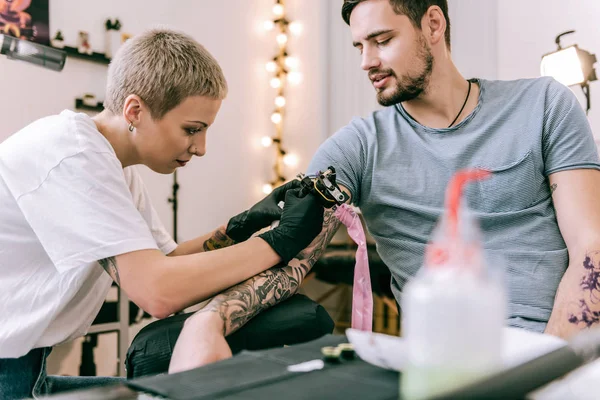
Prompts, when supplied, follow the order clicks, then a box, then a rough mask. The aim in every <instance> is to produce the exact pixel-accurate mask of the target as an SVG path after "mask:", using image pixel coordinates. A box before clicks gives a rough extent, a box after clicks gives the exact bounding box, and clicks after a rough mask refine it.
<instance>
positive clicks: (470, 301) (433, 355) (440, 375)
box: [400, 169, 506, 399]
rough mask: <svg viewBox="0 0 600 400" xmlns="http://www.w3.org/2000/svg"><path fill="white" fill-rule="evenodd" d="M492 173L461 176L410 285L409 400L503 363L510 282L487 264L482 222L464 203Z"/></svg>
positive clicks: (406, 302) (405, 307)
mask: <svg viewBox="0 0 600 400" xmlns="http://www.w3.org/2000/svg"><path fill="white" fill-rule="evenodd" d="M489 176H490V173H489V172H488V171H484V170H479V169H471V170H462V171H459V172H457V173H456V174H455V176H454V177H453V178H452V180H451V181H450V183H449V185H448V188H447V191H446V204H445V208H446V209H445V211H444V214H443V215H442V217H441V219H440V221H439V223H438V225H437V226H436V228H435V229H434V231H433V234H432V238H431V241H430V242H429V244H428V245H427V248H426V250H425V261H424V265H423V267H422V268H421V269H420V270H419V271H418V273H417V274H416V276H415V277H414V278H413V279H412V280H410V281H409V282H408V283H407V284H406V286H405V288H404V290H403V295H402V299H401V309H402V331H403V336H404V337H405V339H406V344H407V367H406V368H405V370H403V371H402V374H401V375H400V394H401V397H402V398H404V399H422V398H428V397H430V396H433V395H436V394H439V393H443V392H444V391H446V390H450V389H453V388H456V387H460V386H462V385H465V384H467V383H469V382H471V381H473V380H476V379H477V378H479V377H482V376H484V375H486V374H488V373H490V372H492V371H494V370H497V369H498V368H499V367H501V355H502V332H503V325H504V320H505V315H506V294H505V291H504V282H503V279H502V275H501V273H500V271H499V270H494V269H492V268H490V267H489V266H487V265H486V264H485V260H484V254H483V249H482V245H481V237H480V231H479V226H478V224H477V223H476V221H475V220H474V218H473V216H472V215H470V214H469V212H468V210H467V209H466V207H464V206H462V205H461V198H462V189H463V187H464V185H465V184H466V183H468V182H469V181H473V180H479V179H485V178H487V177H489Z"/></svg>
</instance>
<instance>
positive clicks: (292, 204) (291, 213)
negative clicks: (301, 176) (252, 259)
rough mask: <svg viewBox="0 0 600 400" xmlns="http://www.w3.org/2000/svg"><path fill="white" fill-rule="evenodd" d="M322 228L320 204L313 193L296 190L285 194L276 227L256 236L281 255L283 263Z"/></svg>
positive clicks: (303, 246) (305, 245)
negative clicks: (304, 193)
mask: <svg viewBox="0 0 600 400" xmlns="http://www.w3.org/2000/svg"><path fill="white" fill-rule="evenodd" d="M322 228H323V206H322V205H321V203H320V202H319V201H318V200H317V198H316V197H315V196H314V195H313V194H307V195H303V194H301V192H300V190H299V189H294V190H290V191H288V192H287V193H286V195H285V207H284V208H283V213H282V214H281V221H280V222H279V226H278V227H276V228H275V229H271V230H270V231H267V232H264V233H262V234H260V235H259V237H261V238H263V239H264V240H265V241H266V242H267V243H268V244H269V245H270V246H271V247H272V248H273V250H275V252H277V254H279V255H280V256H281V261H282V262H283V265H287V264H288V262H289V261H290V260H291V259H292V258H294V257H295V256H296V255H297V254H298V253H300V251H302V250H304V249H305V248H306V247H307V246H308V245H309V244H310V242H312V241H313V239H314V238H315V237H317V235H318V234H319V232H321V229H322Z"/></svg>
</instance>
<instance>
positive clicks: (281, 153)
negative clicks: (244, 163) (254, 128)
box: [261, 0, 303, 194]
mask: <svg viewBox="0 0 600 400" xmlns="http://www.w3.org/2000/svg"><path fill="white" fill-rule="evenodd" d="M272 11H273V15H274V16H275V17H274V19H273V21H265V23H264V25H263V26H264V28H265V30H267V31H271V30H274V29H275V28H277V34H276V35H275V41H276V42H277V47H278V51H277V54H276V55H275V57H274V58H273V59H272V60H271V61H268V62H267V63H266V64H265V69H266V70H267V71H268V72H269V73H272V74H273V77H272V78H271V80H270V82H269V83H270V85H271V87H272V88H273V89H277V95H276V97H275V101H274V103H275V110H274V111H273V113H272V114H271V122H272V123H273V124H274V127H275V134H274V135H273V136H264V137H263V138H262V139H261V144H262V145H263V146H264V147H271V146H273V147H275V149H276V151H277V157H276V160H275V165H274V167H273V170H274V172H275V179H274V180H272V181H271V182H269V183H265V184H264V185H263V188H262V189H263V192H264V193H265V194H269V193H271V192H272V191H273V189H274V188H275V187H277V186H279V185H281V184H282V183H283V182H285V181H286V178H285V176H284V174H283V169H284V166H286V167H290V168H294V167H296V166H297V165H298V156H297V155H295V154H293V153H287V152H286V151H285V150H284V148H283V145H282V136H283V121H284V117H285V112H284V111H285V107H286V105H287V99H286V98H285V96H284V89H285V85H286V84H287V83H290V84H299V83H300V82H301V81H302V74H301V73H300V72H298V71H296V69H297V68H298V65H299V64H300V63H299V61H298V59H297V58H295V57H291V56H289V55H288V52H287V44H288V41H289V34H290V33H291V34H293V35H299V34H300V33H302V29H303V28H302V25H301V24H300V23H298V22H290V21H289V20H288V19H287V18H286V14H285V0H276V1H275V5H273V9H272Z"/></svg>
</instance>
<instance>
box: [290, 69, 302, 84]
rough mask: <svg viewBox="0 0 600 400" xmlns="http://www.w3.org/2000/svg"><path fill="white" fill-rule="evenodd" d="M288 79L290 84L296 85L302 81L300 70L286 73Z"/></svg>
mask: <svg viewBox="0 0 600 400" xmlns="http://www.w3.org/2000/svg"><path fill="white" fill-rule="evenodd" d="M288 81H289V82H290V83H291V84H292V85H297V84H299V83H300V82H302V74H301V73H300V72H297V71H292V72H290V73H289V74H288Z"/></svg>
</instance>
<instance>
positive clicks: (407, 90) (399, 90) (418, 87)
mask: <svg viewBox="0 0 600 400" xmlns="http://www.w3.org/2000/svg"><path fill="white" fill-rule="evenodd" d="M419 42H420V43H421V49H420V51H419V52H418V54H417V58H418V60H419V63H420V64H422V65H424V67H423V70H422V71H421V73H420V74H419V75H417V76H410V75H407V76H403V77H402V79H398V77H397V76H396V74H395V73H394V71H393V70H388V71H382V72H385V73H389V74H390V75H391V76H393V77H394V78H395V79H396V82H397V83H396V87H395V88H394V90H393V91H392V93H389V94H385V89H384V90H382V91H380V92H378V93H377V102H378V103H379V104H381V105H382V106H384V107H388V106H392V105H394V104H398V103H402V102H404V101H409V100H413V99H416V98H417V97H418V96H419V95H420V94H421V93H423V92H424V91H425V90H426V89H427V86H428V85H429V78H430V77H431V71H432V70H433V56H432V55H431V50H430V49H429V47H427V44H426V42H425V40H423V39H421V40H419Z"/></svg>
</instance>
